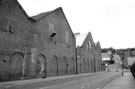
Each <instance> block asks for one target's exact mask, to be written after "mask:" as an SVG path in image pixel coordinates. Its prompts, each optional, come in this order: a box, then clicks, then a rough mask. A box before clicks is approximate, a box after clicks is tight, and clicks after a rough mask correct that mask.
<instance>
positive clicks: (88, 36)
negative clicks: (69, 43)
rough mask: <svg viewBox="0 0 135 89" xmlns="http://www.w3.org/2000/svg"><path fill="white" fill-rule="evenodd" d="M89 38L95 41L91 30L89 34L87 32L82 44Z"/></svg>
mask: <svg viewBox="0 0 135 89" xmlns="http://www.w3.org/2000/svg"><path fill="white" fill-rule="evenodd" d="M88 38H90V39H91V41H92V42H93V38H92V35H91V32H88V34H87V36H86V37H85V39H84V41H83V43H82V45H81V46H83V45H84V44H85V42H86V41H87V39H88Z"/></svg>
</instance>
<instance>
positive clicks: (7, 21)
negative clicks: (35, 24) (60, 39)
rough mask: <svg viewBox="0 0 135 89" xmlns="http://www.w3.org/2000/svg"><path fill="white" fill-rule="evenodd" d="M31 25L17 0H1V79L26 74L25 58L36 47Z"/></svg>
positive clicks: (15, 77)
mask: <svg viewBox="0 0 135 89" xmlns="http://www.w3.org/2000/svg"><path fill="white" fill-rule="evenodd" d="M31 27H32V24H31V19H30V18H29V17H28V15H27V14H26V12H25V11H24V9H23V8H22V7H21V5H20V4H19V3H18V2H17V0H0V81H5V80H13V79H20V78H22V77H23V76H24V71H25V60H24V59H26V55H27V54H29V53H30V51H31V49H32V48H33V47H34V45H33V43H34V39H33V38H34V35H33V32H34V31H33V30H32V29H31Z"/></svg>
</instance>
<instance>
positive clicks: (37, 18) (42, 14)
mask: <svg viewBox="0 0 135 89" xmlns="http://www.w3.org/2000/svg"><path fill="white" fill-rule="evenodd" d="M59 9H61V7H58V8H56V9H55V10H53V11H48V12H43V13H40V14H38V15H36V16H32V17H31V18H32V19H34V20H40V19H42V18H45V17H46V16H48V15H51V14H53V13H54V12H55V11H57V10H59Z"/></svg>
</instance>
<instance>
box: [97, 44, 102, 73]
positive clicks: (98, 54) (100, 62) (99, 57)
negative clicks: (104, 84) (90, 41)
mask: <svg viewBox="0 0 135 89" xmlns="http://www.w3.org/2000/svg"><path fill="white" fill-rule="evenodd" d="M95 65H96V71H97V72H98V71H101V70H102V51H101V46H100V43H99V42H97V43H96V44H95Z"/></svg>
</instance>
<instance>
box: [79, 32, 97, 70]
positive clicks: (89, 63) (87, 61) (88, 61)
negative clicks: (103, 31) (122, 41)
mask: <svg viewBox="0 0 135 89" xmlns="http://www.w3.org/2000/svg"><path fill="white" fill-rule="evenodd" d="M88 44H89V46H88ZM77 49H78V51H77V55H80V58H79V59H78V60H80V63H81V64H79V65H78V71H79V72H78V73H80V72H81V73H88V72H94V56H95V50H94V42H93V39H92V38H91V34H90V33H88V35H87V37H86V39H85V40H84V43H83V45H82V46H81V47H80V48H77Z"/></svg>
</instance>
